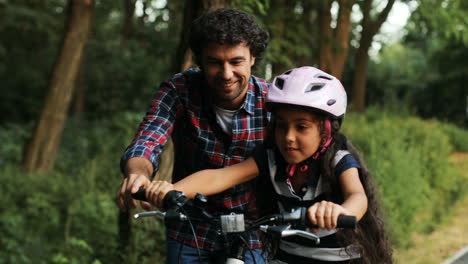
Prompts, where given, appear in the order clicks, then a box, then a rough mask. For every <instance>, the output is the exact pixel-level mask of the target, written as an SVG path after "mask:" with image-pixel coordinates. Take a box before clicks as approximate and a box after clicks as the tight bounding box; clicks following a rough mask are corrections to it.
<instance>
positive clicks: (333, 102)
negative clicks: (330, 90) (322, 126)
mask: <svg viewBox="0 0 468 264" xmlns="http://www.w3.org/2000/svg"><path fill="white" fill-rule="evenodd" d="M335 103H336V100H335V99H330V100H328V101H327V105H328V106H330V105H333V104H335Z"/></svg>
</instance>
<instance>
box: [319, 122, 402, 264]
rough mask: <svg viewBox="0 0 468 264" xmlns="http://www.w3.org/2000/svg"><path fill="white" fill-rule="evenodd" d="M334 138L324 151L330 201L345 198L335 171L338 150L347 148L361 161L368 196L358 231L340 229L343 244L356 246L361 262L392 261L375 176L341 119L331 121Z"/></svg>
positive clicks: (339, 201)
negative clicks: (350, 139) (340, 129)
mask: <svg viewBox="0 0 468 264" xmlns="http://www.w3.org/2000/svg"><path fill="white" fill-rule="evenodd" d="M323 120H324V118H323V119H322V121H320V128H321V133H322V139H323V140H324V139H325V135H324V134H325V130H324V129H323V127H324V126H323ZM331 123H332V137H333V141H332V143H331V144H330V146H329V148H328V150H327V151H326V152H325V153H324V154H323V156H322V159H321V175H320V177H322V180H323V183H324V187H325V190H326V193H327V196H328V198H329V199H330V201H333V202H336V203H339V204H341V203H342V202H343V200H344V197H343V194H342V192H341V186H340V182H339V178H338V177H336V175H335V174H334V165H333V164H334V163H333V160H334V158H335V154H336V152H337V151H339V150H347V151H349V152H350V153H351V155H352V156H353V157H354V158H355V159H356V160H357V161H358V162H359V164H360V165H361V169H359V178H360V180H361V183H362V185H363V187H364V190H365V192H366V196H367V203H368V204H367V211H366V213H365V214H364V216H363V217H362V218H361V220H360V221H359V223H358V226H357V228H356V229H355V230H346V229H344V230H343V232H338V233H337V236H338V238H339V239H338V240H339V241H342V242H343V245H349V244H353V245H356V246H357V247H358V249H359V251H360V253H361V258H362V263H365V264H374V263H383V264H386V263H393V261H392V253H393V250H392V247H391V244H390V241H389V237H388V234H387V232H386V231H385V228H384V227H385V224H384V220H383V217H382V215H381V211H380V208H381V205H380V201H379V199H378V197H377V190H376V187H375V184H374V180H373V178H372V175H371V174H370V172H369V170H368V169H367V166H366V164H365V162H364V160H363V158H362V156H361V155H360V154H359V153H358V151H357V150H356V148H355V147H354V146H353V144H351V142H350V141H349V140H348V139H347V138H346V136H345V135H343V134H341V133H340V132H339V128H340V122H339V121H338V120H333V121H331Z"/></svg>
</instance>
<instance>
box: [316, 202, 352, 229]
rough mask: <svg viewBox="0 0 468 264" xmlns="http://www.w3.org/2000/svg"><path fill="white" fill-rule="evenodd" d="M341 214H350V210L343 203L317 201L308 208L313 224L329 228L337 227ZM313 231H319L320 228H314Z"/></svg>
mask: <svg viewBox="0 0 468 264" xmlns="http://www.w3.org/2000/svg"><path fill="white" fill-rule="evenodd" d="M339 215H349V212H348V210H346V209H345V208H344V207H342V206H341V205H339V204H336V203H332V202H328V201H321V202H318V203H315V204H314V205H312V206H311V207H309V209H308V210H307V216H308V217H309V219H310V221H311V222H312V224H314V225H317V226H318V227H319V228H322V229H327V230H332V229H334V228H336V226H337V222H338V216H339ZM312 231H313V232H317V231H318V229H317V228H313V229H312Z"/></svg>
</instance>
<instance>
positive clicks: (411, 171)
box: [343, 109, 468, 246]
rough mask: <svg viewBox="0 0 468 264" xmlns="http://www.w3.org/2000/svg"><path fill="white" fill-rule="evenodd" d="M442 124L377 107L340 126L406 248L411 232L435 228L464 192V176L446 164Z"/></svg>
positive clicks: (447, 147) (447, 145)
mask: <svg viewBox="0 0 468 264" xmlns="http://www.w3.org/2000/svg"><path fill="white" fill-rule="evenodd" d="M446 127H447V125H444V124H441V123H440V122H437V121H422V120H420V119H417V118H414V117H410V118H401V117H400V116H398V115H394V114H390V113H386V112H380V111H379V110H378V109H370V110H369V111H368V112H367V113H366V115H355V114H350V115H349V116H348V117H347V118H346V122H345V124H344V127H343V130H344V132H345V133H346V134H347V135H348V136H349V137H350V138H351V140H352V141H353V142H354V144H355V145H356V146H357V147H358V149H359V150H360V151H361V153H362V154H363V156H364V158H365V160H366V161H367V164H368V166H369V169H370V170H371V172H372V174H373V175H374V178H375V179H376V183H377V184H378V187H379V190H380V193H381V200H382V202H383V205H384V208H385V212H386V215H387V219H388V221H389V227H390V229H391V231H392V233H393V236H394V242H395V244H396V245H397V246H407V245H408V244H407V241H408V238H409V236H410V235H411V233H413V232H424V231H430V230H432V229H434V228H435V227H436V225H437V224H438V222H439V221H440V220H441V218H442V217H443V216H444V214H446V209H447V208H450V204H451V203H452V202H453V201H454V200H455V199H457V198H458V197H459V196H460V195H461V194H462V190H463V188H462V177H461V175H460V174H459V173H458V172H457V171H456V170H455V169H454V168H453V166H452V164H451V163H450V162H449V156H450V154H451V153H452V151H453V146H452V144H451V142H452V139H451V138H449V136H448V133H446ZM451 129H453V128H451ZM453 131H458V133H459V135H458V136H459V137H462V135H464V136H465V138H467V136H468V132H467V131H461V130H456V129H453Z"/></svg>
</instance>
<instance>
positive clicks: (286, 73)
mask: <svg viewBox="0 0 468 264" xmlns="http://www.w3.org/2000/svg"><path fill="white" fill-rule="evenodd" d="M291 72H292V70H289V71H287V72H285V73H283V74H284V75H289V74H290V73H291Z"/></svg>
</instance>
